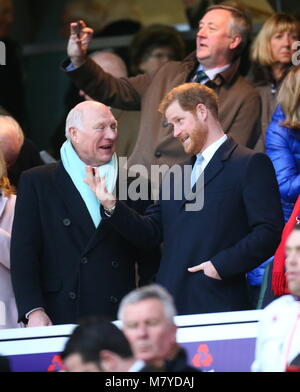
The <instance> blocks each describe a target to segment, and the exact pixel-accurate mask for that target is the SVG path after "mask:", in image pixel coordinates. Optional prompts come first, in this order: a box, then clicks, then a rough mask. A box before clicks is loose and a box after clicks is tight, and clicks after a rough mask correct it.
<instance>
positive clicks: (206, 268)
mask: <svg viewBox="0 0 300 392" xmlns="http://www.w3.org/2000/svg"><path fill="white" fill-rule="evenodd" d="M188 271H189V272H192V273H194V272H199V271H203V272H204V275H206V276H208V277H210V278H213V279H218V280H222V278H221V277H220V275H219V274H218V271H217V270H216V269H215V267H214V265H213V263H212V262H211V261H205V262H204V263H201V264H199V265H195V266H194V267H190V268H188Z"/></svg>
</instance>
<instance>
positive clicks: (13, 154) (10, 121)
mask: <svg viewBox="0 0 300 392" xmlns="http://www.w3.org/2000/svg"><path fill="white" fill-rule="evenodd" d="M23 142H24V134H23V131H22V129H21V127H20V125H19V124H18V122H17V121H16V120H15V119H14V118H13V117H11V116H5V115H0V148H1V150H2V152H3V155H4V159H5V162H6V165H7V167H10V166H12V165H13V164H14V163H15V161H16V160H17V157H18V155H19V153H20V150H21V147H22V145H23Z"/></svg>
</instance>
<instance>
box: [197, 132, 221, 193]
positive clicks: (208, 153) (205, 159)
mask: <svg viewBox="0 0 300 392" xmlns="http://www.w3.org/2000/svg"><path fill="white" fill-rule="evenodd" d="M227 139H228V137H227V135H224V136H222V137H221V138H220V139H218V140H217V141H215V142H214V143H212V144H211V145H210V146H208V147H207V148H206V149H205V150H204V151H202V152H201V153H199V154H197V155H196V162H195V164H194V166H193V170H192V174H191V186H192V187H193V186H194V184H195V183H196V181H197V179H198V177H199V176H200V174H201V173H202V172H203V170H204V169H205V168H206V166H207V165H208V164H209V162H210V160H211V159H212V157H213V156H214V155H215V153H216V151H217V150H218V149H219V148H220V147H221V145H222V144H223V143H224V142H226V140H227Z"/></svg>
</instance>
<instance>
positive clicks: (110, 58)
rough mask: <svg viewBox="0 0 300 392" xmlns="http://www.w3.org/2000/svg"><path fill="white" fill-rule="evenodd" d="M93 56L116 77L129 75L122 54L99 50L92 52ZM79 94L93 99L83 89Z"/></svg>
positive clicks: (105, 69) (96, 61) (104, 68)
mask: <svg viewBox="0 0 300 392" xmlns="http://www.w3.org/2000/svg"><path fill="white" fill-rule="evenodd" d="M91 58H92V59H93V60H94V61H95V63H97V64H98V65H100V67H101V68H102V69H103V70H104V71H105V72H107V73H109V74H110V75H112V76H113V77H114V78H124V77H126V76H127V75H128V73H127V68H126V64H125V62H124V61H123V60H122V58H121V57H120V56H118V55H117V54H115V53H111V52H103V51H98V52H94V53H92V54H91ZM79 95H80V96H81V97H83V98H84V99H85V100H86V101H92V100H93V99H92V98H91V97H90V96H89V95H87V94H85V92H84V91H83V90H80V91H79Z"/></svg>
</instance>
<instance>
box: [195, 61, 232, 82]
mask: <svg viewBox="0 0 300 392" xmlns="http://www.w3.org/2000/svg"><path fill="white" fill-rule="evenodd" d="M230 65H231V64H227V65H224V67H216V68H211V69H207V70H206V69H205V68H204V67H203V65H202V64H199V67H198V68H197V71H203V72H205V73H206V75H207V76H208V77H209V79H210V80H214V78H215V77H216V75H217V74H219V73H221V72H223V71H225V69H227V68H229V67H230Z"/></svg>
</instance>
